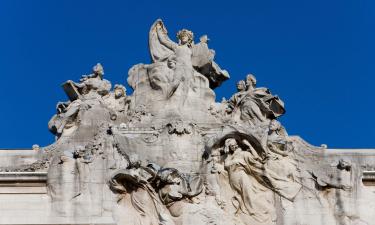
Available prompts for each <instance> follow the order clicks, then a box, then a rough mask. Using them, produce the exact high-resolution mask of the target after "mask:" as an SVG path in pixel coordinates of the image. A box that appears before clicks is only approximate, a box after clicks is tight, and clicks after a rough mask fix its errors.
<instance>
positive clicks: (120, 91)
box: [113, 84, 126, 99]
mask: <svg viewBox="0 0 375 225" xmlns="http://www.w3.org/2000/svg"><path fill="white" fill-rule="evenodd" d="M113 92H114V94H115V98H116V99H117V98H121V97H123V96H125V94H126V88H125V87H124V86H123V85H121V84H115V87H114V90H113Z"/></svg>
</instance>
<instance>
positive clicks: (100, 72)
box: [92, 63, 104, 79]
mask: <svg viewBox="0 0 375 225" xmlns="http://www.w3.org/2000/svg"><path fill="white" fill-rule="evenodd" d="M92 72H93V73H94V75H95V76H98V77H99V78H100V79H103V75H104V68H103V66H102V64H100V63H97V64H96V65H95V66H94V67H93V68H92Z"/></svg>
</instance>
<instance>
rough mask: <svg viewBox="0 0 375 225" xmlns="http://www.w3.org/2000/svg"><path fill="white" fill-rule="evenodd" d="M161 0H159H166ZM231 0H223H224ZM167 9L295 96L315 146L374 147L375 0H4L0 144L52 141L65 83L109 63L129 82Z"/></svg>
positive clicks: (301, 128)
mask: <svg viewBox="0 0 375 225" xmlns="http://www.w3.org/2000/svg"><path fill="white" fill-rule="evenodd" d="M156 2H159V3H156ZM220 2H221V3H220ZM159 17H160V18H162V19H163V20H164V22H165V24H166V26H167V28H168V30H169V33H170V36H171V38H174V36H175V35H174V34H175V33H176V32H177V31H178V30H179V29H181V28H188V29H191V30H192V31H193V32H194V33H195V35H196V37H199V36H200V35H203V34H208V36H209V37H210V39H211V42H210V43H209V46H210V47H211V48H213V49H215V50H216V53H217V54H216V61H217V62H218V63H219V64H220V66H221V67H223V68H225V69H227V70H228V71H229V72H230V74H231V79H230V80H229V81H227V82H225V83H224V84H223V85H222V86H221V87H220V88H219V89H217V90H216V94H217V99H218V100H220V99H221V98H222V97H226V98H229V97H230V96H231V95H232V94H233V93H234V91H235V82H236V81H237V80H239V79H242V78H243V77H244V76H245V75H246V74H247V73H249V72H251V73H254V74H255V75H256V76H257V79H258V84H259V86H266V87H269V88H270V89H271V90H272V92H273V93H274V94H277V95H279V96H280V97H281V98H282V99H283V100H284V102H285V103H286V109H287V113H286V115H284V116H283V118H282V119H281V121H282V123H283V124H284V126H285V127H286V128H287V130H288V132H289V134H298V135H300V136H302V137H303V138H304V139H305V140H307V141H309V142H310V143H312V144H314V145H320V144H322V143H326V144H328V146H329V147H337V148H370V147H372V148H375V119H374V115H375V103H374V97H375V95H374V88H373V86H374V81H375V78H374V75H375V63H374V61H375V57H374V52H375V29H374V28H375V1H373V0H351V1H348V0H315V1H301V0H295V1H288V0H287V1H280V0H267V1H250V0H249V1H166V0H162V1H142V0H137V1H132V2H131V3H130V1H129V2H128V1H93V0H90V1H76V0H75V1H68V0H64V1H62V0H61V1H50V0H45V1H39V0H33V1H31V0H29V1H26V0H25V1H17V0H1V1H0V29H1V35H0V65H1V79H2V87H1V89H0V100H1V110H0V121H1V129H0V148H27V147H31V145H32V144H35V143H37V144H40V145H41V146H44V145H48V144H50V143H52V142H53V140H54V137H53V136H52V135H51V134H50V133H49V131H48V129H47V123H48V121H49V119H50V118H51V117H52V115H53V114H54V113H55V105H56V103H57V102H58V101H61V100H65V99H66V96H65V94H64V92H63V90H62V89H61V88H60V84H61V83H62V82H64V81H66V80H68V79H72V80H78V79H79V78H80V76H81V75H82V74H87V73H89V72H90V70H91V67H92V66H93V65H94V64H95V63H97V62H101V63H102V64H103V66H104V68H105V72H106V74H105V78H107V79H109V80H110V81H112V83H113V84H114V83H125V81H126V77H127V72H128V69H129V68H130V67H131V66H132V65H134V64H137V63H141V62H143V63H149V62H150V59H149V52H148V48H147V38H148V31H149V27H150V26H151V24H152V23H153V22H154V20H155V19H157V18H159Z"/></svg>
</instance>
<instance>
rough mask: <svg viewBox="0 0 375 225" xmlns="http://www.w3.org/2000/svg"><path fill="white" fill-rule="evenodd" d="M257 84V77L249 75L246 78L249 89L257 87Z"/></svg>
mask: <svg viewBox="0 0 375 225" xmlns="http://www.w3.org/2000/svg"><path fill="white" fill-rule="evenodd" d="M256 84H257V79H256V78H255V76H254V75H253V74H251V73H250V74H248V75H247V76H246V86H247V87H255V85H256Z"/></svg>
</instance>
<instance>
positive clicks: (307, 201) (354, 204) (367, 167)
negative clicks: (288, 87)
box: [0, 149, 375, 225]
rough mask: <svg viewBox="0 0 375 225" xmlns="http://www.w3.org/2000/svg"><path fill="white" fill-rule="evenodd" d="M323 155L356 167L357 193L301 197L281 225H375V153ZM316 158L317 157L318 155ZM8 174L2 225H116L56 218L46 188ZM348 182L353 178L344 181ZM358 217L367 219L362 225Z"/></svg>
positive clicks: (31, 155)
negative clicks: (371, 173)
mask: <svg viewBox="0 0 375 225" xmlns="http://www.w3.org/2000/svg"><path fill="white" fill-rule="evenodd" d="M321 151H322V153H323V154H322V155H321V156H318V158H319V159H320V160H324V161H327V162H331V163H332V165H336V162H337V161H338V160H340V159H345V160H347V161H350V162H351V163H352V168H353V169H352V172H351V173H350V176H349V179H350V180H351V181H352V184H353V192H352V193H351V194H349V195H346V194H343V192H340V191H339V190H335V189H334V190H330V191H327V192H324V193H321V196H320V200H321V202H318V201H316V199H315V198H313V197H311V196H310V195H309V194H308V193H303V194H300V195H298V196H297V198H296V200H295V202H294V203H293V204H292V203H290V202H287V201H283V202H282V206H283V208H284V209H283V213H281V214H283V216H282V218H283V219H282V220H279V221H278V224H298V225H299V224H301V225H302V224H306V225H310V224H322V225H323V224H339V225H341V224H369V225H371V224H372V223H371V222H370V223H368V222H366V221H375V213H374V212H375V211H374V209H375V179H372V178H371V177H370V179H368V181H367V182H366V185H364V184H363V182H362V175H363V172H364V171H365V173H366V171H375V169H374V165H375V149H322V150H321ZM36 155H37V153H36V152H34V151H32V150H1V151H0V159H1V163H4V164H5V165H9V160H12V162H13V163H16V164H20V165H21V164H24V163H25V161H27V162H32V161H33V160H35V159H36V158H37V157H36ZM315 157H317V156H316V155H315ZM5 159H7V160H5ZM0 165H2V164H0ZM6 174H7V173H1V174H0V203H1V204H0V212H1V217H0V224H114V221H113V219H112V215H111V214H110V213H109V214H107V215H103V216H101V217H100V216H99V217H85V216H84V215H82V214H80V215H66V216H55V215H53V214H52V213H51V199H50V197H49V196H48V194H47V193H46V192H43V191H41V190H42V189H41V187H40V186H42V185H39V186H38V185H33V187H27V186H28V185H27V184H26V185H22V183H23V182H24V181H25V180H27V179H28V178H27V176H25V173H23V175H22V176H21V175H19V174H18V175H17V173H13V174H15V175H14V176H13V180H17V178H18V182H13V183H12V184H9V183H8V185H6V182H4V180H6V179H5V178H4V177H5V175H6ZM8 174H9V173H8ZM35 174H36V173H33V172H31V173H29V177H33V176H34V177H35ZM39 176H40V172H39ZM8 177H9V176H8ZM25 177H26V178H25ZM30 179H31V178H30ZM342 179H347V178H345V177H343V178H342ZM8 180H9V179H8ZM41 183H43V182H41ZM7 190H8V191H7ZM86 203H87V204H90V203H88V202H86ZM66 207H74V206H72V205H71V206H66ZM87 207H88V208H89V207H92V208H95V206H90V205H87ZM339 207H345V208H344V209H343V208H341V209H340V210H343V211H344V212H346V214H345V215H343V216H341V217H340V215H337V213H335V212H336V211H338V208H339ZM332 215H336V216H332ZM350 215H352V217H353V218H354V219H353V218H351V223H349V222H348V221H349V219H348V216H349V217H350ZM356 217H357V218H361V219H358V221H356V219H355V218H356ZM353 221H354V222H353Z"/></svg>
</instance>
